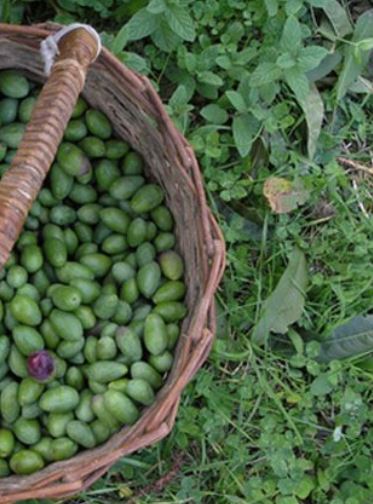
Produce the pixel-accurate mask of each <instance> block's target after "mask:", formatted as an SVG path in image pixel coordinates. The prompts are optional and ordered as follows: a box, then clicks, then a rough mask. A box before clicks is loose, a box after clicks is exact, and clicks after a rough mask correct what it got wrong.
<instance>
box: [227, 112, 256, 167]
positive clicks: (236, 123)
mask: <svg viewBox="0 0 373 504" xmlns="http://www.w3.org/2000/svg"><path fill="white" fill-rule="evenodd" d="M259 130H260V122H259V121H258V120H257V119H255V117H254V116H253V115H252V114H250V113H247V114H241V115H238V116H235V117H234V119H233V139H234V143H235V144H236V147H237V150H238V152H239V153H240V156H241V157H245V156H247V154H248V153H249V152H250V149H251V145H252V143H253V141H254V139H255V136H256V135H257V133H258V132H259Z"/></svg>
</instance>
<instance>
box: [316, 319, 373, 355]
mask: <svg viewBox="0 0 373 504" xmlns="http://www.w3.org/2000/svg"><path fill="white" fill-rule="evenodd" d="M371 350H373V315H367V316H365V317H364V316H361V315H359V316H357V317H354V318H353V319H351V320H350V321H349V322H347V323H346V324H344V325H342V326H340V327H337V328H336V329H335V330H334V331H333V332H332V333H331V334H330V336H329V337H328V338H327V339H326V340H325V341H323V342H322V343H321V351H320V355H319V357H318V360H319V361H320V362H329V361H331V360H333V359H346V358H347V357H353V356H355V355H359V354H362V353H365V352H370V351H371Z"/></svg>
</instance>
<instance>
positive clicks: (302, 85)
mask: <svg viewBox="0 0 373 504" xmlns="http://www.w3.org/2000/svg"><path fill="white" fill-rule="evenodd" d="M284 78H285V81H286V83H287V84H288V86H289V87H290V89H291V90H292V91H293V93H294V94H295V97H296V99H297V101H298V102H299V103H300V102H301V101H303V100H305V99H306V98H307V96H308V94H309V91H310V83H309V81H308V79H307V77H306V76H305V74H304V72H302V71H301V70H300V69H298V67H294V68H289V69H288V70H287V71H286V72H285V73H284Z"/></svg>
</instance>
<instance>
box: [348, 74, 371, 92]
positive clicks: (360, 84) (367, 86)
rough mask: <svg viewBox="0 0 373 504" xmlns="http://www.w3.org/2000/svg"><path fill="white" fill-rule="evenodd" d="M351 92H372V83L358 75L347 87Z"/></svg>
mask: <svg viewBox="0 0 373 504" xmlns="http://www.w3.org/2000/svg"><path fill="white" fill-rule="evenodd" d="M349 90H350V91H351V92H352V93H364V94H365V93H369V94H373V83H372V82H371V81H369V80H368V79H364V77H358V78H357V80H356V81H355V82H354V83H353V84H352V85H351V86H350V87H349Z"/></svg>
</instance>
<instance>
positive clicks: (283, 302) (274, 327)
mask: <svg viewBox="0 0 373 504" xmlns="http://www.w3.org/2000/svg"><path fill="white" fill-rule="evenodd" d="M307 284H308V275H307V263H306V258H305V255H304V253H303V252H302V251H301V250H300V249H299V248H297V247H295V248H294V249H293V251H292V252H291V254H290V257H289V264H288V266H287V268H286V270H285V271H284V273H283V275H282V277H281V278H280V281H279V283H278V284H277V286H276V288H275V290H274V291H273V292H272V294H271V295H270V296H269V297H268V299H267V300H266V301H265V303H264V306H263V310H262V314H261V317H260V320H259V322H258V323H257V324H256V326H255V327H254V331H253V334H252V340H253V341H254V342H255V343H257V344H261V345H263V344H264V343H265V342H266V340H267V338H268V336H269V333H270V332H274V333H279V334H285V333H286V332H287V330H288V328H289V326H290V325H291V324H293V323H294V322H296V321H297V320H299V319H300V317H301V316H302V313H303V309H304V302H305V291H306V288H307Z"/></svg>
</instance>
